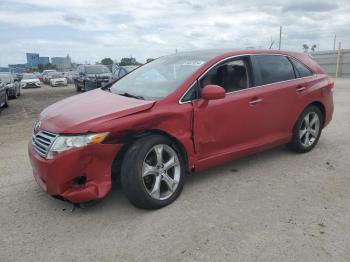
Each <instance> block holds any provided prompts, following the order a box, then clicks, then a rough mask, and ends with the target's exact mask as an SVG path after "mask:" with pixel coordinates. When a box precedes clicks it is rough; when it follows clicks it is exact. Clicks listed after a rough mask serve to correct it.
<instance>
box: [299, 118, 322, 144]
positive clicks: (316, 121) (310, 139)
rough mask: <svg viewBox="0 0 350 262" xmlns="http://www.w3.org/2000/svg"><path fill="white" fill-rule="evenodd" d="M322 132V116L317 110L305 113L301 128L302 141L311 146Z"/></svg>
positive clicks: (300, 137)
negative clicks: (320, 116)
mask: <svg viewBox="0 0 350 262" xmlns="http://www.w3.org/2000/svg"><path fill="white" fill-rule="evenodd" d="M319 132H320V118H319V116H318V114H316V113H315V112H309V113H308V114H306V115H305V117H304V119H303V120H302V122H301V125H300V129H299V139H300V143H301V144H302V145H303V146H304V147H310V146H312V145H313V144H314V142H315V141H316V140H317V137H318V134H319Z"/></svg>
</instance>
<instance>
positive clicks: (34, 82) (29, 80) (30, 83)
mask: <svg viewBox="0 0 350 262" xmlns="http://www.w3.org/2000/svg"><path fill="white" fill-rule="evenodd" d="M38 87H41V83H40V80H39V78H38V77H37V76H36V75H35V74H23V78H22V80H21V88H38Z"/></svg>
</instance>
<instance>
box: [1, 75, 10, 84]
mask: <svg viewBox="0 0 350 262" xmlns="http://www.w3.org/2000/svg"><path fill="white" fill-rule="evenodd" d="M0 81H1V82H5V83H10V82H11V77H10V75H7V74H6V75H5V74H3V75H0Z"/></svg>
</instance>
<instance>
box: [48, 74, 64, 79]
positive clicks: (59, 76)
mask: <svg viewBox="0 0 350 262" xmlns="http://www.w3.org/2000/svg"><path fill="white" fill-rule="evenodd" d="M50 76H51V78H64V76H63V75H60V74H53V75H50Z"/></svg>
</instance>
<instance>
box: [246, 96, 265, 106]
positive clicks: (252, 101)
mask: <svg viewBox="0 0 350 262" xmlns="http://www.w3.org/2000/svg"><path fill="white" fill-rule="evenodd" d="M262 101H263V100H262V99H261V98H257V97H254V98H252V100H250V101H249V104H250V105H251V106H254V105H256V104H259V103H261V102H262Z"/></svg>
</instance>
